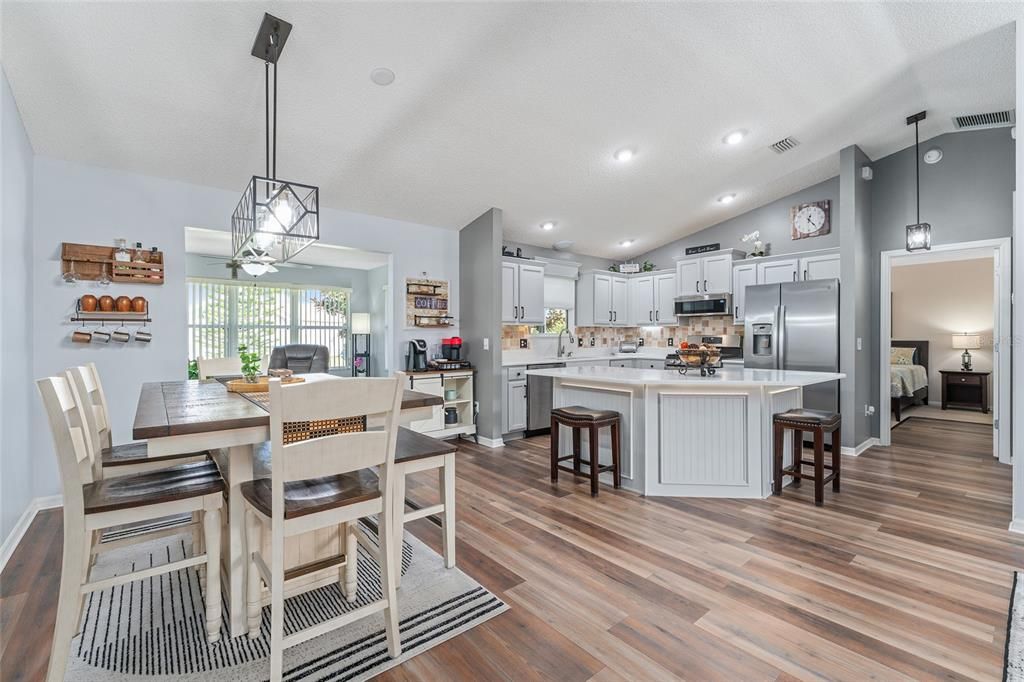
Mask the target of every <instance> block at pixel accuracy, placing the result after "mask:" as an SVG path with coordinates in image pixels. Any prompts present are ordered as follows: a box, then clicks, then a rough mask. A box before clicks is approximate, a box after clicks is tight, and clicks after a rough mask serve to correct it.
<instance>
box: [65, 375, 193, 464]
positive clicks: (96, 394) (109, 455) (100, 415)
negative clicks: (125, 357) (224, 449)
mask: <svg viewBox="0 0 1024 682" xmlns="http://www.w3.org/2000/svg"><path fill="white" fill-rule="evenodd" d="M65 374H66V375H67V377H68V378H69V380H70V381H71V382H72V383H73V384H75V388H76V390H77V391H78V393H79V394H80V395H81V397H82V400H83V404H89V405H91V406H92V409H91V410H83V415H84V418H85V420H86V422H87V424H88V425H89V426H90V433H94V434H95V438H96V439H98V441H94V444H95V445H96V446H97V447H98V449H97V452H98V453H99V463H100V465H101V468H102V470H103V476H104V477H105V478H110V477H111V476H124V475H127V474H137V473H141V472H143V471H152V470H153V469H160V468H162V467H165V466H167V464H168V463H169V462H173V461H179V462H180V461H193V462H201V461H203V460H204V459H206V458H207V456H208V454H209V453H207V452H180V453H176V454H169V455H160V456H154V457H150V456H149V446H148V445H146V443H124V444H121V445H114V442H113V441H114V438H113V429H112V428H111V419H110V410H109V409H108V407H107V396H106V393H104V391H103V384H102V382H101V381H100V373H99V370H98V369H97V368H96V363H94V362H90V363H87V364H85V365H81V366H79V367H72V368H70V369H68V370H67V371H66V372H65Z"/></svg>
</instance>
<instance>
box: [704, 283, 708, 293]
mask: <svg viewBox="0 0 1024 682" xmlns="http://www.w3.org/2000/svg"><path fill="white" fill-rule="evenodd" d="M707 290H708V281H707V280H704V291H705V293H706V292H707Z"/></svg>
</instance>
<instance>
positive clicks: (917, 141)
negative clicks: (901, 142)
mask: <svg viewBox="0 0 1024 682" xmlns="http://www.w3.org/2000/svg"><path fill="white" fill-rule="evenodd" d="M927 117H928V112H926V111H921V112H918V113H916V114H914V115H913V116H907V125H908V126H909V125H913V126H914V164H915V170H914V183H915V190H916V196H917V222H918V223H920V222H921V138H920V135H919V128H918V125H919V124H920V123H921V121H923V120H925V119H926V118H927Z"/></svg>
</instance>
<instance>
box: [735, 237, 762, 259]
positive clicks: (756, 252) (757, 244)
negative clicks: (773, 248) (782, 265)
mask: <svg viewBox="0 0 1024 682" xmlns="http://www.w3.org/2000/svg"><path fill="white" fill-rule="evenodd" d="M740 241H742V242H743V243H744V244H746V243H747V242H753V244H751V248H752V249H753V250H752V251H751V252H750V253H748V254H747V258H764V257H765V256H767V255H768V249H767V248H766V247H765V243H764V242H763V241H761V230H754V231H753V232H751V233H749V234H745V235H743V238H742V239H741V240H740Z"/></svg>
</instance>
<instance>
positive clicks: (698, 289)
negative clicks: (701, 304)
mask: <svg viewBox="0 0 1024 682" xmlns="http://www.w3.org/2000/svg"><path fill="white" fill-rule="evenodd" d="M697 293H698V294H699V293H700V280H699V279H698V280H697Z"/></svg>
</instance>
